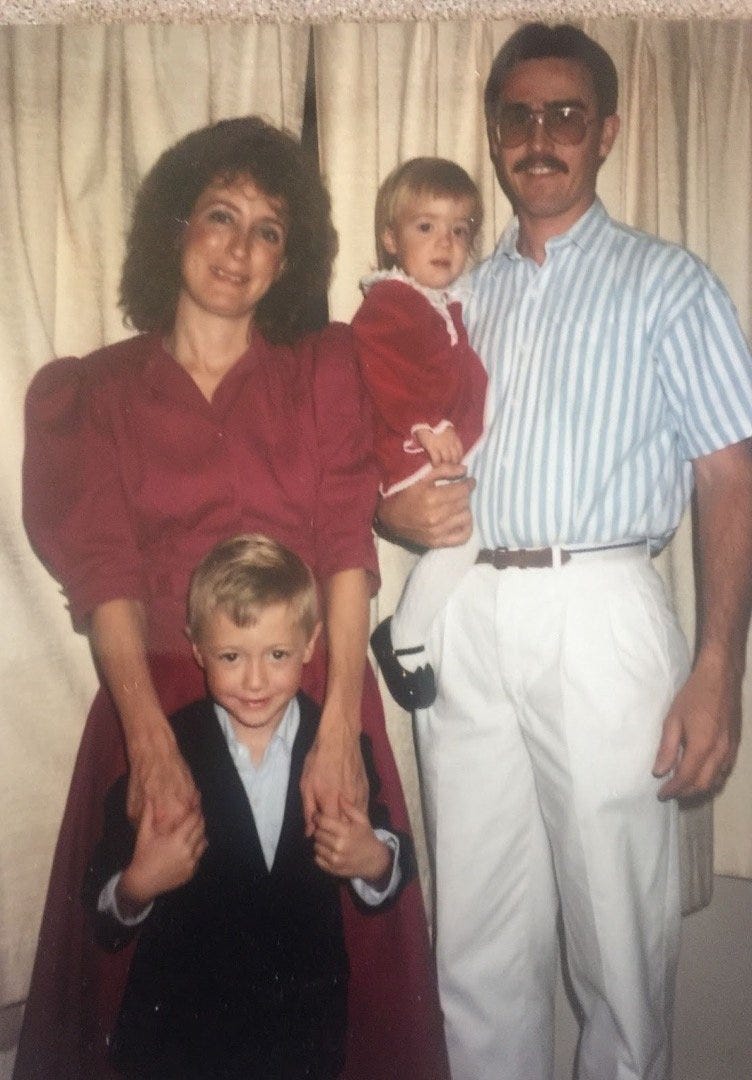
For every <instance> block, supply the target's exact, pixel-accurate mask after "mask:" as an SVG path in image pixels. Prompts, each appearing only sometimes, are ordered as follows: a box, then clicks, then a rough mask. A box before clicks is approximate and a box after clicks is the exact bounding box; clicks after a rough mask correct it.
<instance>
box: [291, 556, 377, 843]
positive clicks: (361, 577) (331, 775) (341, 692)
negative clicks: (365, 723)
mask: <svg viewBox="0 0 752 1080" xmlns="http://www.w3.org/2000/svg"><path fill="white" fill-rule="evenodd" d="M323 592H324V600H325V611H326V618H325V626H326V637H327V645H328V654H329V655H328V660H329V663H328V667H327V678H326V700H325V701H324V708H323V711H322V714H321V720H320V722H319V730H318V733H317V735H316V741H315V743H314V744H313V747H312V748H311V750H310V751H309V753H308V757H307V758H306V761H305V764H304V766H303V775H302V777H301V781H300V792H301V795H302V797H303V812H304V814H305V823H306V836H312V835H313V830H314V818H315V815H316V812H317V811H319V812H322V813H326V814H329V815H331V816H332V817H336V816H337V814H338V813H339V797H340V795H344V796H345V798H346V799H348V800H349V801H350V802H353V803H355V805H356V806H359V807H361V808H362V809H365V807H366V805H367V803H368V782H367V780H366V776H365V770H364V768H363V759H362V758H361V754H360V703H361V696H362V692H363V672H364V670H365V665H366V646H367V644H368V600H369V593H368V578H367V576H366V572H365V570H360V569H352V570H341V571H339V572H338V573H336V574H333V575H332V576H331V577H330V578H328V579H327V580H326V581H325V582H324V583H323Z"/></svg>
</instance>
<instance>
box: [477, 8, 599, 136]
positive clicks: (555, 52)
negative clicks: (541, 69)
mask: <svg viewBox="0 0 752 1080" xmlns="http://www.w3.org/2000/svg"><path fill="white" fill-rule="evenodd" d="M549 57H556V58H558V59H561V60H576V61H577V62H578V63H580V64H582V66H583V67H584V68H586V70H587V71H589V72H590V76H591V78H592V80H593V87H594V89H595V98H596V101H597V103H598V115H599V116H600V118H601V119H603V117H605V116H613V115H614V113H615V112H616V108H617V103H618V97H619V79H618V76H617V74H616V67H615V66H614V62H613V60H612V59H611V57H610V56H609V55H608V53H607V52H606V50H605V49H604V48H603V46H602V45H599V44H598V42H597V41H593V39H592V38H590V37H588V36H587V34H586V33H584V31H582V30H579V29H578V28H577V27H576V26H569V25H568V24H566V23H562V24H561V25H559V26H546V25H545V23H540V22H538V23H527V24H526V25H525V26H522V27H520V29H519V30H517V31H516V32H515V33H514V34H512V36H511V37H510V38H508V40H507V41H505V43H504V44H503V45H502V46H501V48H500V49H499V51H498V53H497V54H496V59H495V60H494V62H493V64H492V66H491V72H490V74H489V76H488V81H487V82H486V91H485V95H484V105H485V111H486V122H487V123H492V122H493V121H495V119H496V111H497V109H498V106H499V96H500V94H501V87H502V84H503V83H504V80H505V79H506V77H507V75H508V74H509V72H510V71H511V70H512V68H514V67H516V65H517V64H520V63H522V62H523V61H524V60H545V59H548V58H549Z"/></svg>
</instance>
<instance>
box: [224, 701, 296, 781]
mask: <svg viewBox="0 0 752 1080" xmlns="http://www.w3.org/2000/svg"><path fill="white" fill-rule="evenodd" d="M214 712H215V714H216V717H217V721H218V723H219V726H220V729H221V731H222V734H223V735H224V737H225V742H226V743H227V745H228V747H229V749H230V752H231V753H232V754H235V753H237V752H238V751H239V750H241V749H243V744H242V743H241V742H240V740H239V739H238V737H237V735H236V734H235V729H234V728H233V726H232V721H231V720H230V717H229V715H228V713H227V710H226V709H224V708H222V706H221V705H220V704H219V703H218V702H216V701H215V702H214ZM299 727H300V705H299V704H298V699H297V697H294V698H291V700H290V702H289V703H288V706H287V708H286V709H285V714H284V716H283V717H282V719H281V720H280V722H279V726H278V727H277V730H276V731H275V732H274V734H273V735H272V737H271V739H270V740H269V745H268V746H267V748H266V751H265V752H264V756H263V758H262V759H261V762H260V764H263V763H264V761H265V760H266V758H267V756H268V754H269V752H270V750H271V749H272V747H279V748H280V749H282V750H283V751H284V753H285V754H286V756H287V757H288V758H291V757H292V747H293V743H294V742H295V736H296V735H297V734H298V728H299Z"/></svg>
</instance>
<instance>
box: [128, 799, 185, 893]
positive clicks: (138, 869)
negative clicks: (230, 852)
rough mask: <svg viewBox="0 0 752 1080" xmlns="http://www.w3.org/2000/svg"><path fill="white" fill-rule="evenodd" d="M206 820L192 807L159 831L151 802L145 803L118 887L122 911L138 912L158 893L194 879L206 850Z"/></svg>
mask: <svg viewBox="0 0 752 1080" xmlns="http://www.w3.org/2000/svg"><path fill="white" fill-rule="evenodd" d="M206 846H207V845H206V836H205V834H204V819H203V816H202V814H201V810H200V809H195V810H190V811H188V813H187V814H185V816H184V817H183V818H181V819H180V820H179V821H178V822H176V823H175V824H173V826H172V827H171V829H170V830H169V831H168V832H164V831H162V832H160V831H158V830H157V827H156V824H155V821H154V808H153V804H152V802H151V801H148V802H146V804H145V805H144V812H143V814H142V815H141V821H140V822H139V826H138V834H137V836H136V847H135V849H134V852H133V858H132V859H131V862H130V864H129V865H128V866H127V867H126V869H125V870H124V871H123V873H122V875H121V877H120V881H119V882H118V886H117V900H118V904H119V905H120V907H121V910H123V911H126V909H128V913H129V914H131V913H133V914H135V913H136V912H137V911H138V910H143V908H145V907H146V906H147V905H148V904H150V903H151V902H152V900H154V899H155V898H156V897H157V896H160V895H161V894H162V893H165V892H169V891H170V890H171V889H177V887H178V886H179V885H184V884H185V883H186V881H190V879H191V878H192V877H193V875H194V874H195V872H196V867H197V866H198V864H199V860H200V859H201V856H202V855H203V854H204V852H205V851H206Z"/></svg>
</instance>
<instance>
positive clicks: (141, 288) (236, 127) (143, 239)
mask: <svg viewBox="0 0 752 1080" xmlns="http://www.w3.org/2000/svg"><path fill="white" fill-rule="evenodd" d="M238 176H248V177H249V178H250V179H251V180H252V181H253V182H254V183H255V184H256V185H257V186H258V187H259V188H260V189H261V190H262V191H263V192H264V194H265V195H267V196H269V197H271V198H274V199H280V200H281V201H282V203H283V205H284V209H285V211H286V214H287V216H288V217H289V229H288V234H287V242H286V245H285V263H284V271H283V273H282V274H281V276H280V277H279V278H278V279H277V281H276V282H275V283H274V284H273V285H272V287H271V288H270V289H269V291H268V292H267V293H266V295H265V296H264V297H262V299H261V300H260V301H259V302H258V304H257V305H256V310H255V312H254V326H257V327H258V329H259V330H260V331H261V332H262V333H263V334H264V336H265V337H266V338H267V339H268V340H269V341H271V342H273V343H280V342H285V343H290V342H293V341H295V340H297V339H298V338H299V337H301V336H302V335H303V334H305V333H306V332H307V331H309V330H316V329H319V328H320V327H321V326H323V325H324V324H325V322H326V290H327V287H328V285H329V278H330V275H331V269H332V263H333V261H334V256H335V255H336V253H337V234H336V232H335V231H334V226H333V225H332V222H331V203H330V199H329V194H328V192H327V190H326V188H325V187H324V184H323V181H322V179H321V176H320V174H319V171H318V168H317V166H316V164H315V163H314V162H313V161H312V160H311V158H310V157H309V156H308V154H307V153H306V152H305V151H304V150H303V148H302V147H301V145H300V143H299V142H298V141H297V140H296V139H295V138H293V136H292V135H290V134H288V133H287V132H285V131H280V130H279V128H275V127H273V126H272V125H271V124H267V123H266V122H265V121H264V120H261V119H260V118H259V117H258V116H244V117H238V118H237V119H234V120H220V121H219V123H217V124H213V125H212V126H210V127H206V128H201V129H200V130H199V131H193V132H191V134H190V135H186V136H185V138H183V139H181V140H180V142H178V143H176V144H175V145H174V146H172V147H171V148H170V149H169V150H166V151H165V153H164V154H162V156H161V157H160V158H159V160H158V161H157V163H156V165H154V167H153V168H152V170H151V171H150V172H149V173H148V174H147V176H146V177H145V179H144V181H143V183H142V185H141V187H140V189H139V192H138V194H137V196H136V205H135V208H134V212H133V221H132V224H131V230H130V234H129V236H128V241H127V249H126V257H125V263H124V264H123V273H122V277H121V280H120V306H121V308H122V309H123V312H124V313H125V317H126V320H127V321H128V322H129V323H130V324H131V325H133V326H134V327H135V328H136V329H137V330H157V331H161V332H162V333H167V332H169V331H170V330H171V329H172V326H173V323H174V320H175V310H176V307H177V302H178V296H179V293H180V289H181V286H182V279H181V238H182V234H183V230H184V229H185V226H186V222H187V221H188V218H189V217H190V215H191V212H192V210H193V207H194V206H195V204H196V200H197V199H198V197H199V195H200V194H201V193H202V192H203V191H204V190H205V189H206V188H207V187H208V185H209V184H210V183H211V182H212V181H213V180H216V179H217V178H218V177H220V178H223V179H226V180H227V181H228V182H232V181H233V180H234V179H235V178H236V177H238Z"/></svg>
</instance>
